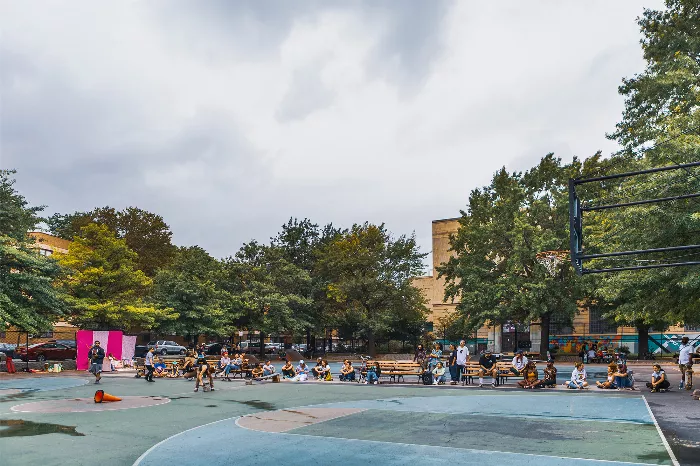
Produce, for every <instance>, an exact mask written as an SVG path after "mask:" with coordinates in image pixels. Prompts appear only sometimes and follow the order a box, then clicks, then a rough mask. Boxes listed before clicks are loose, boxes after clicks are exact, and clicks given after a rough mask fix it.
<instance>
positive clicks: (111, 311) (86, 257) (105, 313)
mask: <svg viewBox="0 0 700 466" xmlns="http://www.w3.org/2000/svg"><path fill="white" fill-rule="evenodd" d="M137 258H138V256H137V254H136V253H135V252H134V251H132V250H131V249H129V247H128V245H127V244H126V241H125V240H123V239H120V238H117V237H116V236H115V234H114V232H113V231H112V230H111V229H110V228H108V227H107V226H106V225H101V224H96V223H90V224H88V225H86V226H84V227H83V228H81V230H80V235H79V236H76V237H75V238H74V242H73V243H72V244H71V246H70V249H69V251H68V253H67V254H65V255H60V256H58V262H59V264H60V265H61V266H63V267H64V268H66V269H67V270H68V276H67V277H65V278H64V279H62V280H61V282H60V286H61V287H62V289H63V291H64V292H65V293H66V294H67V295H68V302H69V304H70V307H71V309H72V315H71V318H70V320H71V322H72V323H74V324H75V325H77V326H79V327H81V328H91V329H116V328H119V329H124V330H130V329H137V328H144V329H149V328H152V327H154V326H155V325H157V324H158V323H160V322H163V321H166V320H170V319H175V318H177V317H178V316H177V314H176V313H174V312H173V311H172V309H168V308H162V307H159V306H156V305H153V304H150V303H148V302H147V300H148V298H149V295H150V292H151V289H152V285H153V281H152V280H151V279H150V278H149V277H148V276H146V274H145V273H144V272H143V271H141V270H139V269H138V268H137V265H136V261H137Z"/></svg>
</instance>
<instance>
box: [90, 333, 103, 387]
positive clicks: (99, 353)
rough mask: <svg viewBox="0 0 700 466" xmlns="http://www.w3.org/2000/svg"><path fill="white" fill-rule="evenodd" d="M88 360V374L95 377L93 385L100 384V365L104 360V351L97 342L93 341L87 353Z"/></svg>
mask: <svg viewBox="0 0 700 466" xmlns="http://www.w3.org/2000/svg"><path fill="white" fill-rule="evenodd" d="M88 358H89V360H90V372H91V373H92V374H93V375H94V376H95V383H100V379H101V378H102V363H103V362H104V359H105V350H104V349H103V348H102V347H101V346H100V342H99V341H95V344H94V345H92V347H91V348H90V350H89V351H88Z"/></svg>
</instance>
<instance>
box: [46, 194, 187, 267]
mask: <svg viewBox="0 0 700 466" xmlns="http://www.w3.org/2000/svg"><path fill="white" fill-rule="evenodd" d="M46 223H47V225H48V226H49V230H50V231H51V232H52V233H53V234H55V235H57V236H60V237H61V238H65V239H70V240H72V239H73V237H75V236H79V235H80V234H81V229H82V228H83V227H84V226H86V225H88V224H90V223H99V224H102V225H106V226H107V227H109V229H110V230H112V231H113V232H114V233H115V234H116V235H117V237H118V238H122V239H124V240H125V241H126V244H127V246H129V248H130V249H131V250H132V251H134V252H136V254H137V255H138V256H137V258H136V265H137V267H138V268H139V269H140V270H142V271H143V272H145V273H146V275H148V276H149V277H153V276H154V275H155V273H156V272H157V270H158V269H160V268H162V267H165V266H167V265H168V264H169V263H170V261H171V260H172V258H173V255H174V253H175V247H174V246H173V245H172V242H171V238H172V232H171V231H170V227H169V226H168V225H167V224H166V223H165V221H164V220H163V217H161V216H160V215H157V214H154V213H151V212H148V211H145V210H142V209H139V208H137V207H127V208H126V209H124V210H120V211H117V210H115V209H114V208H112V207H101V208H97V209H94V210H92V211H91V212H75V213H73V214H65V215H64V214H54V215H52V216H51V217H49V218H48V219H47V221H46Z"/></svg>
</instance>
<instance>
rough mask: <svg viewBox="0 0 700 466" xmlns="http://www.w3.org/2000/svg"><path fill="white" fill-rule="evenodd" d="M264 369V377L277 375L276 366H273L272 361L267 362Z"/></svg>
mask: <svg viewBox="0 0 700 466" xmlns="http://www.w3.org/2000/svg"><path fill="white" fill-rule="evenodd" d="M262 369H263V375H265V376H267V375H272V374H274V373H275V366H273V365H272V361H271V360H269V359H268V360H267V361H265V365H264V366H263V368H262Z"/></svg>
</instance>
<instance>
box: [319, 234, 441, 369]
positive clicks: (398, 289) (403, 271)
mask: <svg viewBox="0 0 700 466" xmlns="http://www.w3.org/2000/svg"><path fill="white" fill-rule="evenodd" d="M425 256H426V255H425V254H422V253H420V252H419V251H418V246H417V245H416V240H415V237H414V236H410V237H407V236H405V235H402V236H400V237H398V238H393V237H392V236H391V235H390V234H389V232H388V231H387V230H386V228H385V227H384V225H378V226H377V225H371V224H368V223H365V224H363V225H354V226H353V227H352V229H350V231H348V232H345V233H343V234H341V235H340V236H338V237H337V238H335V239H334V240H332V241H331V242H330V243H329V244H328V245H326V246H325V247H324V248H323V249H322V250H321V252H320V256H319V259H318V262H317V265H316V272H317V273H318V274H319V275H320V276H323V277H326V282H327V285H326V296H327V299H328V301H329V302H330V303H332V304H333V305H334V306H335V307H336V309H337V310H338V312H339V313H341V314H342V313H349V314H351V315H352V319H354V320H355V321H357V322H358V324H359V329H358V330H359V332H360V334H361V335H362V336H363V337H365V338H366V339H367V347H368V348H367V349H368V352H369V353H370V354H371V355H372V356H374V355H375V353H376V348H375V343H376V339H377V337H379V336H387V335H388V334H389V332H391V331H392V330H396V329H393V328H392V326H393V325H395V324H397V323H398V322H400V319H399V318H398V317H400V316H405V317H406V316H407V317H410V320H411V321H417V322H419V323H420V324H421V326H422V324H423V323H424V322H425V317H426V314H427V308H426V307H425V298H424V297H423V296H422V294H421V292H420V290H418V289H417V288H415V287H414V286H413V285H412V284H411V281H412V279H413V277H415V276H416V275H419V274H420V273H421V271H422V270H423V263H422V260H423V258H424V257H425Z"/></svg>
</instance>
